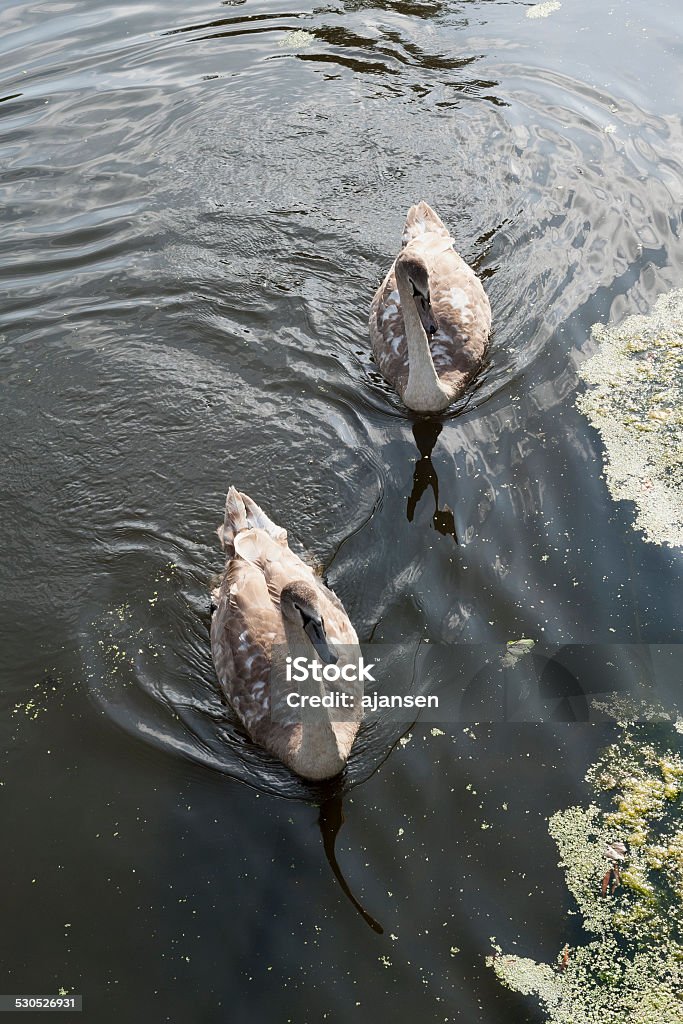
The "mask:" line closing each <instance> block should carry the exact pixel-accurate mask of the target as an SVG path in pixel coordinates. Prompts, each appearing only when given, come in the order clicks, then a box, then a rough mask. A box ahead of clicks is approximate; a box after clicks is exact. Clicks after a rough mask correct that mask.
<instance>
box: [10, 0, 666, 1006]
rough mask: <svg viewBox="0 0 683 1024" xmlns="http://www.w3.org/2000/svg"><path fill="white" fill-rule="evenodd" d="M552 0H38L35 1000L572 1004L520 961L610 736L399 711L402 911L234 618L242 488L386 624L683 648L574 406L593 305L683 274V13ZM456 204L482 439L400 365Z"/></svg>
mask: <svg viewBox="0 0 683 1024" xmlns="http://www.w3.org/2000/svg"><path fill="white" fill-rule="evenodd" d="M527 9H528V5H526V4H524V3H505V2H494V0H489V2H483V0H482V2H461V3H458V4H454V5H446V4H441V3H438V2H427V0H425V2H417V0H407V2H403V0H401V2H396V3H370V2H365V0H354V2H350V0H349V2H346V3H329V4H326V5H321V6H317V7H310V8H305V7H302V8H293V7H291V6H290V5H288V4H285V3H283V2H280V0H274V2H267V0H246V2H243V3H239V2H231V3H220V2H218V0H198V2H197V3H195V4H193V5H192V7H191V9H190V8H188V7H187V5H182V4H178V3H177V2H176V0H169V2H168V3H165V4H163V5H162V4H159V3H154V2H152V3H145V4H142V3H134V2H130V3H127V4H125V5H120V6H111V5H109V4H106V3H98V2H93V3H89V4H87V5H86V4H82V3H74V2H69V0H65V2H50V3H42V4H31V3H24V4H21V5H20V4H14V3H9V4H6V5H5V7H4V8H3V10H2V11H1V12H0V67H1V68H2V70H1V71H0V100H1V101H2V102H0V157H1V162H0V170H1V173H0V192H1V196H2V213H1V214H0V288H1V290H2V296H3V298H2V304H1V308H0V369H1V377H0V380H1V381H2V384H1V385H0V386H1V387H2V392H3V402H2V412H1V414H0V415H1V417H2V436H3V454H4V460H3V461H4V463H5V468H4V471H3V488H2V490H1V492H0V504H1V507H2V514H3V523H4V530H3V536H2V549H1V552H0V566H1V568H2V577H3V596H2V604H3V612H4V614H3V616H2V619H3V645H2V651H3V661H4V662H5V664H6V671H5V672H4V678H5V680H6V681H5V682H4V685H3V698H2V699H3V706H4V712H3V715H2V719H1V721H2V750H3V751H4V755H3V762H2V765H1V767H0V781H2V783H3V785H2V786H0V801H1V802H2V806H3V812H4V820H5V823H6V825H5V843H4V844H3V858H2V866H3V874H4V879H5V905H6V920H7V921H8V922H10V924H9V925H8V927H7V928H6V929H5V932H4V934H5V939H4V942H3V944H2V945H3V948H2V963H3V979H4V980H3V982H2V985H1V986H0V987H2V990H3V991H5V992H8V993H9V992H22V991H26V992H30V991H41V992H50V991H56V990H57V988H58V987H59V986H64V987H65V988H68V989H70V990H71V991H75V992H80V993H82V994H83V996H84V1015H85V1018H86V1019H91V1020H93V1021H97V1022H98V1024H107V1022H109V1021H112V1022H113V1021H118V1020H120V1019H121V1017H122V1016H123V1015H125V1016H126V1017H127V1018H128V1019H130V1020H134V1021H157V1020H158V1021H165V1020H169V1021H174V1022H175V1021H190V1020H192V1021H202V1024H213V1022H223V1021H226V1020H230V1021H231V1022H241V1021H245V1022H246V1021H251V1020H254V1019H257V1020H258V1019H265V1020H273V1021H282V1022H283V1024H284V1022H285V1021H289V1020H292V1021H296V1022H297V1024H302V1022H306V1021H309V1020H310V1021H319V1020H321V1019H323V1016H324V1015H325V1014H326V1015H327V1018H326V1019H332V1020H335V1021H339V1022H342V1024H346V1022H347V1021H356V1020H359V1019H361V1020H363V1019H366V1018H369V1017H370V1016H371V1015H376V1014H380V1013H381V1014H391V1015H392V1016H393V1017H394V1018H395V1019H396V1020H398V1021H400V1022H403V1021H406V1022H407V1021H410V1020H413V1019H415V1017H416V1016H419V1017H420V1018H421V1019H424V1020H429V1021H432V1020H433V1021H435V1022H436V1021H463V1022H464V1021H468V1022H469V1021H474V1020H478V1021H484V1022H487V1024H489V1022H490V1024H493V1022H496V1024H497V1022H513V1021H514V1022H515V1024H518V1022H520V1021H529V1022H532V1021H538V1020H540V1019H541V1018H540V1017H539V1015H538V1010H537V1009H536V1008H535V1006H534V1005H533V1004H532V1003H530V1002H527V1001H525V1000H522V999H521V998H518V997H516V996H514V995H512V994H511V993H509V992H506V991H504V990H502V989H501V988H500V987H499V986H498V984H497V982H496V980H495V978H494V977H493V974H492V972H491V971H488V970H487V969H486V968H485V967H484V956H485V955H486V954H487V953H489V952H490V950H491V939H492V938H495V939H496V941H498V942H499V943H500V944H501V946H503V947H504V948H505V949H509V950H514V949H515V948H517V947H518V948H519V949H520V951H523V952H524V954H525V955H529V956H533V957H534V958H536V959H538V960H543V959H545V960H549V959H552V957H554V956H555V954H556V951H557V949H558V948H560V947H561V945H562V942H563V941H564V938H563V936H565V935H566V931H567V929H568V928H569V927H571V926H570V925H568V923H567V922H568V921H571V919H568V918H567V909H568V906H569V905H568V903H567V896H566V893H565V888H564V883H563V878H562V876H561V873H560V872H559V871H558V870H557V867H556V863H557V856H556V851H555V849H554V846H553V844H552V841H551V840H550V838H549V836H548V833H547V826H546V818H547V817H548V816H549V815H550V814H552V813H553V812H554V811H556V810H557V809H558V808H559V807H565V806H567V805H568V804H569V803H571V802H572V800H573V799H575V798H578V795H579V794H584V784H583V782H582V777H583V773H584V771H585V768H586V767H587V765H588V764H589V763H590V762H591V760H592V759H593V757H594V754H595V751H596V749H597V748H598V747H599V746H600V745H601V743H602V742H603V741H604V739H605V734H606V732H607V730H605V729H596V728H589V727H582V726H579V725H576V724H574V725H571V724H566V723H560V722H557V723H551V724H548V725H546V726H538V725H519V724H518V725H513V724H508V725H501V724H497V725H488V726H486V725H482V726H480V727H471V726H469V725H464V724H463V723H459V724H458V723H443V724H442V725H441V732H442V733H443V734H440V733H438V732H437V733H436V735H432V724H431V723H427V724H425V725H422V726H421V725H419V724H418V725H417V726H416V727H414V728H413V729H412V730H411V731H410V733H409V734H408V735H405V736H403V742H398V741H399V737H400V736H401V733H402V732H403V729H400V728H394V727H392V728H389V727H386V728H384V729H375V730H374V731H372V730H371V731H369V732H366V733H365V735H364V737H363V738H362V741H361V743H359V747H358V750H357V751H356V752H355V754H354V758H353V759H352V762H351V765H350V774H349V778H348V780H347V783H346V784H345V788H346V797H345V802H344V814H345V819H346V821H345V824H344V826H343V829H342V831H341V833H340V836H339V841H338V844H337V854H338V857H339V861H340V864H341V865H342V867H343V869H344V871H345V873H346V875H347V877H348V879H349V883H350V885H351V888H352V890H353V891H354V892H355V893H356V895H357V896H358V897H359V898H361V899H362V901H363V903H364V904H365V906H366V907H367V908H368V910H369V911H370V912H371V913H372V915H373V917H375V918H376V919H377V920H378V921H379V922H380V923H381V924H382V926H383V928H384V934H383V935H382V936H379V935H377V934H376V933H375V932H373V931H372V930H371V929H370V928H368V927H367V926H366V924H365V923H364V922H363V920H362V919H361V918H360V917H359V915H358V914H357V913H356V911H355V910H354V908H353V907H352V906H351V905H350V903H349V902H348V900H347V899H346V898H345V896H344V895H343V893H342V892H341V890H340V889H339V887H338V885H337V883H336V882H335V880H334V878H333V876H332V873H331V871H330V869H329V866H328V864H327V861H326V859H325V857H324V854H323V848H322V843H321V838H320V833H319V830H318V828H317V825H316V822H317V818H318V813H319V812H318V808H317V806H316V805H315V803H314V802H312V801H313V799H314V798H315V797H317V796H319V794H317V795H316V794H315V793H311V792H310V791H309V790H308V789H307V788H306V787H305V786H302V785H301V784H299V783H298V782H296V780H293V779H292V778H291V776H288V775H287V773H286V772H284V770H282V769H280V768H279V767H278V766H277V765H274V764H272V762H270V761H269V760H268V759H267V758H265V757H264V756H263V755H261V754H260V753H259V752H258V751H254V750H253V748H250V747H249V746H248V744H246V743H245V742H244V739H243V738H242V737H241V735H240V734H239V732H238V731H237V730H235V729H234V727H233V726H232V725H231V723H230V722H229V721H226V720H225V715H224V710H223V709H222V707H221V704H220V700H219V698H218V696H217V694H216V690H215V683H214V678H213V671H212V667H211V660H210V653H209V648H208V622H209V604H208V588H209V584H210V581H211V579H212V577H213V574H215V573H216V572H217V571H219V570H220V568H221V558H220V552H219V549H218V544H217V540H216V537H215V533H214V530H215V527H216V526H217V524H218V522H219V521H220V518H221V515H222V507H223V502H224V496H225V492H226V489H227V487H228V485H229V484H230V483H234V484H235V485H237V486H238V487H240V488H242V489H243V490H246V491H247V492H248V493H250V494H251V495H252V496H253V497H254V498H255V499H256V500H257V501H259V502H260V503H262V504H263V505H264V507H265V508H266V509H267V511H268V512H269V514H270V515H271V516H272V518H273V519H275V520H276V521H277V522H278V523H280V524H281V525H283V526H285V527H286V528H287V530H288V531H289V535H290V539H291V541H292V544H293V545H294V546H295V548H296V550H298V551H299V552H300V553H301V554H304V555H305V556H306V557H308V558H310V559H311V560H312V562H313V563H314V564H316V565H317V566H318V567H319V568H320V569H321V571H324V572H325V574H326V577H327V579H328V581H329V583H330V585H331V586H333V587H334V589H335V590H336V591H337V593H338V594H339V596H340V597H341V598H342V600H343V601H344V603H345V605H346V607H347V610H348V611H349V614H350V616H351V618H352V620H353V622H354V624H355V626H356V628H357V631H358V633H359V635H360V636H361V639H363V640H368V639H369V638H370V637H372V638H373V639H374V640H375V641H382V642H384V643H394V642H397V641H399V640H400V641H406V642H416V641H417V640H422V641H429V642H430V643H433V644H437V643H438V644H457V643H461V642H468V643H493V642H497V643H504V642H505V641H506V640H509V639H514V638H518V637H532V638H536V639H537V640H539V641H541V640H542V641H545V642H547V643H551V644H557V645H563V644H570V643H574V644H576V643H598V644H604V643H618V642H622V643H649V644H658V643H662V644H666V643H672V642H675V641H677V639H678V637H679V633H680V615H679V612H678V607H679V606H680V601H676V600H675V598H676V596H677V593H678V591H679V589H680V587H679V574H680V569H681V556H680V551H679V550H677V549H670V548H663V547H658V546H656V545H652V544H647V543H645V541H644V540H643V538H642V536H641V535H640V534H639V533H638V532H636V531H635V530H634V528H633V520H634V516H633V509H632V508H631V507H629V505H628V504H627V503H620V504H614V503H613V502H612V500H611V498H610V496H609V494H608V491H607V488H606V486H605V482H604V479H603V477H602V454H603V453H602V447H601V442H600V439H599V436H598V435H597V433H596V432H595V431H594V430H593V429H592V428H591V427H590V426H589V424H588V423H587V421H586V420H585V419H584V418H583V417H582V415H581V414H580V413H579V412H578V411H577V409H576V408H575V404H574V403H575V399H576V395H577V393H578V389H579V388H580V387H583V385H580V384H579V381H578V376H577V372H576V368H577V366H578V365H579V364H580V363H581V361H582V360H583V359H584V358H585V357H586V355H587V354H589V352H590V348H591V342H590V327H591V325H592V324H594V323H595V322H597V321H600V320H602V321H605V322H606V321H607V320H608V319H616V320H618V319H621V318H622V317H624V316H626V315H628V314H631V313H636V312H647V311H648V310H649V309H650V308H651V306H652V305H653V303H654V301H655V299H656V298H657V296H658V295H660V294H662V293H663V292H666V291H668V290H669V289H671V288H672V287H673V286H675V285H676V284H679V283H680V279H681V271H682V269H683V243H682V241H681V212H682V210H683V124H682V123H681V118H680V114H679V111H680V109H681V100H682V99H683V97H682V96H681V89H680V86H677V85H676V83H677V82H679V81H680V74H679V70H680V56H681V53H680V45H679V44H678V43H677V39H678V38H679V37H680V30H681V28H683V25H681V14H680V13H679V10H678V7H677V5H675V4H674V3H673V2H672V0H668V2H665V0H660V2H658V3H654V4H650V5H648V6H647V7H643V6H642V5H640V4H635V3H632V2H625V3H621V4H619V5H616V4H615V5H610V4H607V3H603V4H598V5H595V4H590V3H588V2H587V0H574V2H571V3H569V2H565V3H564V4H563V6H562V8H561V9H560V10H559V11H556V12H555V13H553V14H551V15H550V16H549V17H548V18H546V19H538V20H532V19H529V18H527V17H526V11H527ZM302 31H303V32H306V33H307V34H308V36H310V38H307V39H305V40H304V39H303V38H302V37H301V36H294V35H291V33H294V32H297V33H298V32H302ZM302 42H306V43H307V45H305V46H301V45H300V44H301V43H302ZM421 198H425V199H427V200H428V201H429V202H430V203H432V204H433V205H434V207H435V208H436V209H437V210H438V211H439V213H440V215H441V216H442V218H443V219H444V220H445V221H446V222H447V223H448V225H449V226H450V227H451V229H452V231H453V234H454V236H455V238H456V241H457V245H458V247H459V249H460V250H461V252H462V253H463V255H464V257H465V258H466V259H468V260H469V261H470V262H472V264H473V265H474V266H475V267H476V268H477V270H478V272H479V273H480V274H481V275H482V277H483V279H484V283H485V286H486V288H487V290H488V292H489V295H490V298H491V303H492V307H493V313H494V321H495V333H494V337H493V343H492V349H491V360H490V365H489V366H488V367H487V369H486V371H485V373H484V374H483V376H482V377H481V378H480V380H479V381H478V382H477V386H476V387H475V388H473V389H472V391H471V392H470V393H469V394H468V395H467V396H466V398H465V399H464V400H463V401H462V402H461V403H460V404H459V406H458V407H456V408H454V409H453V410H452V412H451V414H450V415H449V416H447V417H445V418H444V421H443V424H442V427H441V430H440V431H438V430H437V429H436V428H433V429H432V428H429V427H425V425H424V424H419V423H418V424H416V423H415V422H414V421H413V420H412V419H411V417H409V416H408V415H407V414H406V413H405V411H404V410H402V408H401V407H400V404H399V403H398V402H397V401H396V400H395V398H394V397H393V396H392V395H391V394H390V393H388V391H387V389H386V388H385V387H384V385H383V384H382V382H381V381H380V380H379V379H378V378H377V375H376V373H375V372H374V369H373V365H372V363H371V361H370V359H369V355H368V347H369V346H368V338H367V330H366V318H367V310H368V307H369V302H370V299H371V296H372V293H373V290H374V288H375V287H376V286H377V284H378V282H379V281H380V279H381V277H382V276H383V274H384V272H385V270H386V268H387V266H388V263H389V261H390V260H391V258H392V256H393V255H394V253H395V250H396V246H397V244H398V241H399V239H400V233H401V227H402V220H403V217H404V215H405V211H406V210H407V208H408V207H409V206H410V205H411V204H412V203H413V202H415V201H417V200H419V199H421ZM437 490H438V495H437ZM437 503H438V504H437ZM465 730H467V731H465ZM244 783H246V785H245V784H244ZM516 944H517V946H516ZM452 949H457V950H459V952H456V953H452V952H451V951H452Z"/></svg>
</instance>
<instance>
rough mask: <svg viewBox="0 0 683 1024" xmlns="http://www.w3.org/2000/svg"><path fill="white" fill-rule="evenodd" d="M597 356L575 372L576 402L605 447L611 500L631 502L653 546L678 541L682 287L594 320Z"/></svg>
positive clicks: (682, 526)
mask: <svg viewBox="0 0 683 1024" xmlns="http://www.w3.org/2000/svg"><path fill="white" fill-rule="evenodd" d="M592 337H593V340H594V341H596V342H597V344H598V349H597V351H596V353H595V354H594V355H593V356H592V357H591V358H590V359H588V360H587V361H586V362H585V363H584V364H583V366H582V367H581V368H580V369H579V374H580V376H581V377H582V378H583V380H585V381H586V383H587V384H588V385H589V389H588V391H587V392H586V393H585V394H584V395H581V396H580V397H579V399H578V400H577V405H578V407H579V409H580V410H581V412H583V413H584V414H585V415H586V416H587V417H588V419H589V420H590V421H591V423H592V424H593V426H594V427H596V428H597V429H598V430H599V431H600V433H601V435H602V438H603V441H604V444H605V449H606V465H605V476H606V479H607V486H608V487H609V490H610V493H611V494H612V497H613V498H614V499H615V500H621V499H626V500H628V501H633V502H635V505H636V521H635V525H636V527H637V528H638V529H640V530H642V531H643V533H644V535H645V539H646V540H648V541H651V542H652V543H655V544H668V545H671V546H681V545H683V290H678V291H673V292H670V293H669V294H668V295H662V296H660V298H659V299H658V300H657V302H656V303H655V306H654V308H653V310H652V312H651V313H650V315H649V316H631V317H628V318H627V319H626V320H624V321H623V322H622V323H621V324H619V325H618V326H608V327H604V326H602V325H600V324H596V325H595V326H594V327H593V330H592Z"/></svg>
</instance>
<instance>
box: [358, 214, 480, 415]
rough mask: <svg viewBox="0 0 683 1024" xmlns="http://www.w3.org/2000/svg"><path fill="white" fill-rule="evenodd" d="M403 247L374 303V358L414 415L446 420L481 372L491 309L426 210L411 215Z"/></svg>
mask: <svg viewBox="0 0 683 1024" xmlns="http://www.w3.org/2000/svg"><path fill="white" fill-rule="evenodd" d="M402 244H403V248H402V249H401V251H400V253H399V254H398V256H397V257H396V259H395V260H394V263H393V265H392V267H391V269H390V270H389V273H388V274H387V276H386V277H385V278H384V281H383V282H382V284H381V285H380V286H379V288H378V289H377V292H376V293H375V297H374V299H373V300H372V306H371V308H370V339H371V341H372V351H373V352H374V355H375V359H376V361H377V366H378V368H379V371H380V373H381V374H382V376H383V377H384V378H385V380H386V381H387V382H388V383H389V384H391V386H392V387H393V388H395V390H396V391H398V393H399V395H400V396H401V398H402V399H403V402H404V404H405V405H407V406H408V408H409V409H412V410H413V411H414V412H422V413H435V412H441V411H442V410H443V409H445V408H446V407H447V406H448V405H450V404H451V402H453V401H455V399H456V398H459V396H460V395H461V394H462V393H463V391H464V390H465V388H466V387H467V385H468V383H469V381H470V380H471V379H472V377H474V375H475V374H476V373H477V371H478V370H479V369H480V367H481V365H482V362H483V360H484V356H485V354H486V350H487V348H488V341H489V332H490V330H491V306H490V305H489V300H488V297H487V295H486V292H485V291H484V289H483V287H482V284H481V281H480V280H479V278H478V277H477V275H476V274H475V273H474V271H473V270H472V268H471V267H469V266H468V265H467V263H465V261H464V259H463V258H462V256H459V255H458V253H457V252H456V251H455V249H454V248H453V246H454V242H453V239H452V238H451V236H450V235H449V233H448V229H447V228H446V227H445V225H444V223H443V221H442V220H441V218H440V217H438V216H437V214H436V213H435V212H434V210H432V208H431V206H428V205H427V203H425V202H421V203H418V204H417V205H416V206H411V208H410V209H409V210H408V216H407V217H406V223H405V227H404V228H403V238H402Z"/></svg>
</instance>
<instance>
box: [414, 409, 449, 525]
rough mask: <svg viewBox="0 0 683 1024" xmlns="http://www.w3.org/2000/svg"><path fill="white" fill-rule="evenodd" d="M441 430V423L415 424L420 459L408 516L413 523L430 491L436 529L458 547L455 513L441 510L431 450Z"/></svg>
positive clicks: (415, 474)
mask: <svg viewBox="0 0 683 1024" xmlns="http://www.w3.org/2000/svg"><path fill="white" fill-rule="evenodd" d="M442 429H443V424H442V423H440V422H439V421H438V420H432V419H424V420H417V421H416V422H415V423H414V424H413V437H414V438H415V443H416V445H417V450H418V451H419V453H420V458H419V459H418V460H417V462H416V463H415V470H414V472H413V489H412V491H411V492H410V497H409V498H408V507H407V509H406V515H407V517H408V522H409V523H412V521H413V518H414V516H415V509H416V507H417V504H418V502H419V501H420V499H421V498H422V495H423V494H424V493H425V491H426V490H428V489H429V488H431V490H432V493H433V495H434V515H433V517H432V523H433V525H434V529H435V530H438V532H439V533H442V534H443V535H444V537H452V538H453V540H454V541H455V543H456V544H457V543H458V538H457V536H456V533H455V518H454V516H453V512H452V511H451V509H450V508H449V507H448V505H444V507H443V508H439V478H438V476H437V473H436V469H435V468H434V463H433V462H432V451H433V450H434V445H435V444H436V442H437V438H438V437H439V434H440V433H441V431H442Z"/></svg>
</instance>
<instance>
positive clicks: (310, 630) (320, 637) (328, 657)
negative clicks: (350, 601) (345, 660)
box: [304, 619, 339, 665]
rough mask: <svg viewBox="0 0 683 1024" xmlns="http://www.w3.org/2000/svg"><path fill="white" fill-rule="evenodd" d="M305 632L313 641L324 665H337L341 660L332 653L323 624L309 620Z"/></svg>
mask: <svg viewBox="0 0 683 1024" xmlns="http://www.w3.org/2000/svg"><path fill="white" fill-rule="evenodd" d="M304 632H305V633H306V636H307V637H308V639H309V640H310V641H311V643H312V644H313V646H314V647H315V650H316V652H317V654H318V657H319V658H320V660H321V661H322V662H323V664H324V665H336V664H337V662H338V661H339V658H338V657H337V655H336V654H333V653H332V650H331V648H330V645H329V644H328V642H327V637H326V636H325V629H324V626H323V625H322V623H321V622H316V621H315V619H308V621H307V622H306V625H305V626H304Z"/></svg>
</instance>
